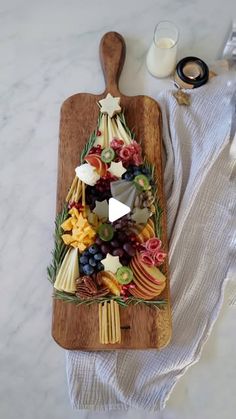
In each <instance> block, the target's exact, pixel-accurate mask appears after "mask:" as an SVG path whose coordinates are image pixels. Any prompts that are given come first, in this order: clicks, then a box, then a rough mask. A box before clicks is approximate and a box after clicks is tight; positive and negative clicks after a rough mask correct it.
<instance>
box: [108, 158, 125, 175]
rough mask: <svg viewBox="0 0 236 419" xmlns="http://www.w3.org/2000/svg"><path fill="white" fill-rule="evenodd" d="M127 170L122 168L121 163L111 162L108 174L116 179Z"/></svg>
mask: <svg viewBox="0 0 236 419" xmlns="http://www.w3.org/2000/svg"><path fill="white" fill-rule="evenodd" d="M126 171H127V170H126V169H125V168H124V166H123V164H122V162H121V161H119V162H118V163H115V162H114V161H113V162H111V165H110V167H109V172H110V173H111V174H112V175H114V176H117V177H119V178H120V177H121V176H122V175H123V173H125V172H126Z"/></svg>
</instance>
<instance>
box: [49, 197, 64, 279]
mask: <svg viewBox="0 0 236 419" xmlns="http://www.w3.org/2000/svg"><path fill="white" fill-rule="evenodd" d="M67 217H68V208H67V205H65V206H64V207H63V209H62V211H61V212H60V213H59V214H57V216H56V219H55V233H54V239H55V242H54V250H53V252H52V262H51V264H50V265H49V266H48V268H47V274H48V280H49V281H50V282H51V283H52V284H53V283H54V282H55V279H56V276H57V272H58V270H59V268H60V266H61V264H62V261H63V259H64V257H65V254H66V252H67V249H68V247H67V246H66V245H65V243H64V242H63V240H62V238H61V235H62V233H63V230H62V228H61V224H62V223H63V222H64V221H65V220H66V219H67Z"/></svg>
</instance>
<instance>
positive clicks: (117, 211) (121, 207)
mask: <svg viewBox="0 0 236 419" xmlns="http://www.w3.org/2000/svg"><path fill="white" fill-rule="evenodd" d="M130 211H131V209H130V207H128V205H125V204H123V202H120V201H118V200H117V199H115V198H110V199H109V209H108V214H109V215H108V218H109V221H110V222H111V223H113V221H116V220H118V219H119V218H121V217H123V216H124V215H126V214H129V212H130Z"/></svg>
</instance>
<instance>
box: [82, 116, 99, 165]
mask: <svg viewBox="0 0 236 419" xmlns="http://www.w3.org/2000/svg"><path fill="white" fill-rule="evenodd" d="M101 117H102V114H101V113H100V112H99V116H98V122H97V127H96V129H95V130H94V131H93V132H92V134H91V135H90V137H89V139H88V141H87V142H86V144H85V146H84V148H83V150H82V151H81V154H80V163H83V162H84V158H85V156H87V154H88V153H89V151H90V150H91V148H92V147H93V145H94V143H95V141H96V138H97V130H98V129H99V126H100V122H101Z"/></svg>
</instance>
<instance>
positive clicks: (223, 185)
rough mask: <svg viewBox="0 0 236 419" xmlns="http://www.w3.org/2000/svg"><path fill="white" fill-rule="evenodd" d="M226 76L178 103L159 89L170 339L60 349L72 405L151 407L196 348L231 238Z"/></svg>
mask: <svg viewBox="0 0 236 419" xmlns="http://www.w3.org/2000/svg"><path fill="white" fill-rule="evenodd" d="M227 80H228V75H223V76H218V77H215V78H214V79H212V80H211V81H210V82H209V83H208V84H207V85H205V86H202V87H201V88H198V89H196V90H193V91H191V92H190V95H191V100H192V103H191V106H189V107H185V106H179V105H178V104H177V102H176V99H175V98H174V97H173V95H172V91H166V92H163V93H161V94H160V95H159V96H158V97H157V98H156V99H157V100H158V101H159V103H160V105H161V108H162V115H163V137H164V145H165V150H166V165H165V172H164V179H165V190H166V196H167V208H168V234H169V245H170V249H169V256H170V279H171V298H172V317H173V336H172V340H171V343H170V344H169V346H167V348H165V349H163V350H161V351H157V350H146V351H134V350H130V351H126V350H122V351H111V352H84V351H66V361H67V377H68V387H69V395H70V399H71V403H72V406H73V407H74V408H77V409H86V408H89V409H100V410H109V409H128V408H131V407H132V408H135V407H136V408H144V409H149V410H158V409H160V408H163V407H164V406H165V402H166V400H167V399H168V396H169V394H170V392H171V390H172V388H173V386H174V385H175V383H176V382H177V380H178V379H179V378H180V377H181V375H182V374H183V373H184V372H185V371H186V369H187V368H188V367H189V366H190V365H191V364H193V363H194V362H196V361H197V360H198V359H199V356H200V353H201V348H202V346H203V344H204V342H205V341H206V339H207V336H208V335H209V332H210V331H211V327H212V325H213V323H214V321H215V320H216V318H217V315H218V313H219V310H220V307H221V302H222V298H223V295H222V294H223V288H224V282H225V278H226V276H227V271H228V269H229V266H230V264H232V261H233V257H234V251H233V243H234V240H235V229H234V225H233V218H234V216H235V201H236V200H235V198H236V193H235V192H236V191H235V179H234V176H233V175H234V173H233V167H234V161H233V160H232V158H231V159H230V155H229V149H230V143H231V138H230V124H231V118H232V114H231V108H230V98H231V97H232V94H233V87H232V83H231V84H229V83H227Z"/></svg>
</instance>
